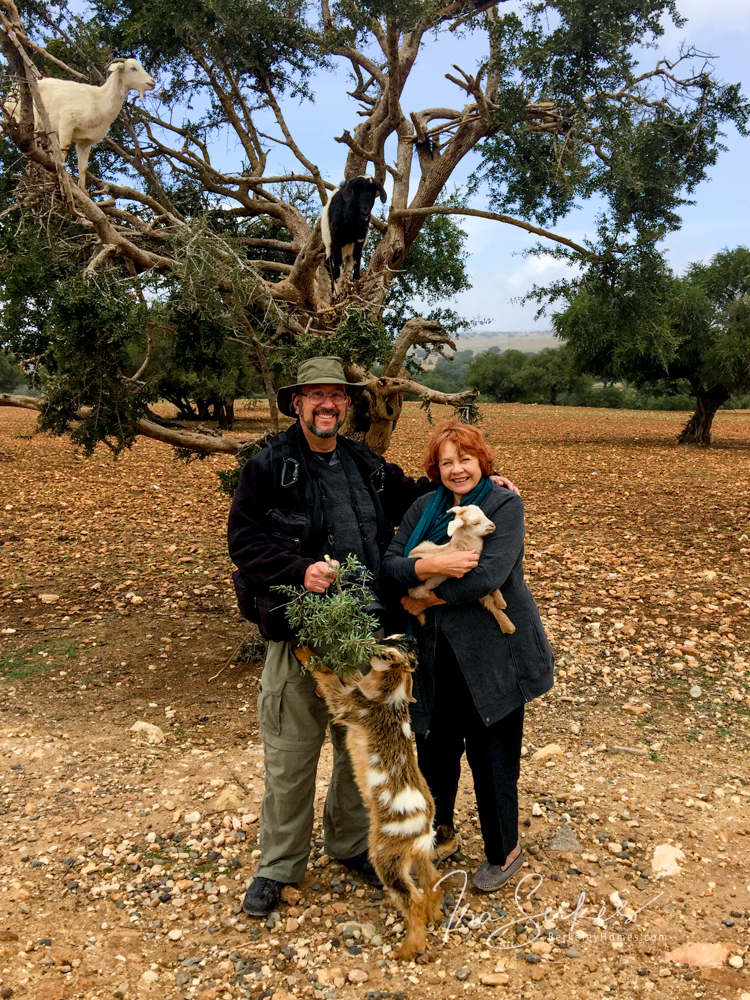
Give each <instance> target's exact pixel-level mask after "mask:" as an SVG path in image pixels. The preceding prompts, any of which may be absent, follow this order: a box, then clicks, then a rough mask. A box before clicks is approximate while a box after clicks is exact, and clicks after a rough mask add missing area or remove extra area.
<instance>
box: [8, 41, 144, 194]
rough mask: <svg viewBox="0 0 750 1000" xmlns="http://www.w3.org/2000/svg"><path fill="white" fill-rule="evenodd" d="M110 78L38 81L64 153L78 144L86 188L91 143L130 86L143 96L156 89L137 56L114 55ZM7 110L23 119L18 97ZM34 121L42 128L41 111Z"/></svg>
mask: <svg viewBox="0 0 750 1000" xmlns="http://www.w3.org/2000/svg"><path fill="white" fill-rule="evenodd" d="M107 72H108V73H109V79H108V80H107V81H106V83H104V84H103V85H102V86H101V87H92V86H91V85H90V84H88V83H76V82H75V81H74V80H58V79H57V78H56V77H45V78H44V79H42V80H39V81H38V84H39V93H40V94H41V97H42V101H43V102H44V107H45V109H46V111H47V114H48V115H49V120H50V125H51V126H52V131H53V132H56V133H57V138H58V142H59V143H60V149H61V150H62V153H63V156H67V153H68V149H69V147H70V144H71V142H75V144H76V154H77V156H78V186H79V187H80V188H81V189H82V190H84V191H85V190H86V168H87V167H88V163H89V156H90V154H91V149H92V147H93V146H94V145H95V144H96V143H97V142H101V140H102V139H103V138H104V137H105V135H106V134H107V132H109V127H110V125H111V124H112V122H113V121H114V120H115V118H117V116H118V115H119V113H120V111H121V110H122V106H123V104H124V103H125V98H126V97H127V96H128V92H129V91H131V90H137V91H138V96H139V97H141V98H142V97H143V95H144V94H145V92H146V91H147V90H153V89H154V87H155V86H156V83H155V81H154V79H153V77H152V76H150V75H149V74H148V73H147V72H146V70H145V69H144V68H143V66H141V64H140V63H139V62H138V60H137V59H132V58H130V59H115V60H113V61H112V62H111V63H110V64H109V66H108V67H107ZM5 110H6V111H7V112H8V114H11V115H13V117H14V118H16V119H17V120H19V119H20V105H19V102H18V100H17V99H11V100H10V101H7V102H6V104H5ZM34 123H35V126H36V128H37V130H39V129H40V128H41V127H42V125H41V121H40V119H39V114H38V112H37V110H36V109H34Z"/></svg>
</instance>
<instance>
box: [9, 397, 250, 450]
mask: <svg viewBox="0 0 750 1000" xmlns="http://www.w3.org/2000/svg"><path fill="white" fill-rule="evenodd" d="M44 403H45V400H44V398H43V397H41V398H39V399H36V398H35V397H34V396H15V395H13V394H11V393H7V392H3V393H0V406H17V407H22V408H23V409H26V410H37V411H39V412H41V411H42V410H43V409H44ZM92 413H93V411H92V409H91V407H90V406H82V407H81V408H80V409H79V410H78V412H77V414H76V417H75V419H76V420H88V419H89V418H90V417H91V415H92ZM136 429H137V432H138V434H140V435H142V436H143V437H147V438H151V439H152V440H154V441H161V442H162V443H163V444H169V445H172V446H173V447H174V448H185V449H187V450H189V451H197V452H200V453H202V454H204V455H212V454H223V455H236V454H237V452H238V451H239V450H240V449H241V448H244V447H245V446H246V445H248V444H249V443H250V442H251V441H252V440H253V439H252V438H224V437H217V436H215V435H213V434H200V433H198V432H196V431H185V430H182V429H175V428H173V427H162V426H161V425H160V424H157V423H154V421H153V420H147V419H146V418H145V417H144V418H142V419H141V420H139V421H138V422H137V424H136Z"/></svg>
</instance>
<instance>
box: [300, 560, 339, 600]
mask: <svg viewBox="0 0 750 1000" xmlns="http://www.w3.org/2000/svg"><path fill="white" fill-rule="evenodd" d="M338 565H339V564H338V563H337V562H336V560H335V559H333V560H332V561H331V563H330V564H329V563H327V562H324V561H323V560H322V559H321V560H320V562H316V563H313V564H312V566H308V567H307V569H306V570H305V580H304V584H305V588H306V589H307V590H310V591H312V593H313V594H324V593H325V592H326V590H328V588H329V587H330V586H331V584H332V583H333V581H334V580H335V579H336V572H335V570H336V569H337V568H338Z"/></svg>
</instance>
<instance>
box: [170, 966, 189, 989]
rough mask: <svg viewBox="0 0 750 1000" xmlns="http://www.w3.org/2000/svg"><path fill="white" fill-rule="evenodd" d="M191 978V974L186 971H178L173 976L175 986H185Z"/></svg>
mask: <svg viewBox="0 0 750 1000" xmlns="http://www.w3.org/2000/svg"><path fill="white" fill-rule="evenodd" d="M192 978H193V974H192V972H189V971H188V970H187V969H178V970H177V971H176V972H175V974H174V981H175V985H176V986H187V984H188V983H189V982H190V980H191V979H192Z"/></svg>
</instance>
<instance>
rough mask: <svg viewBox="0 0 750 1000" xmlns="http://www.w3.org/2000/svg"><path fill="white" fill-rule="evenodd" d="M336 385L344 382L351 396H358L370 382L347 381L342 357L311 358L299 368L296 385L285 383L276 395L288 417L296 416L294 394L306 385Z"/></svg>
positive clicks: (282, 410) (279, 405) (277, 402)
mask: <svg viewBox="0 0 750 1000" xmlns="http://www.w3.org/2000/svg"><path fill="white" fill-rule="evenodd" d="M316 383H319V384H320V385H334V384H342V385H344V386H346V391H347V394H348V395H349V396H356V395H358V394H359V393H360V392H362V390H363V389H364V388H365V386H366V385H369V383H368V382H347V380H346V375H344V368H343V365H342V364H341V358H310V360H309V361H303V363H302V364H301V365H300V366H299V368H298V369H297V381H296V382H295V383H294V385H283V386H282V387H281V388H280V389H279V392H278V395H277V397H276V404H277V406H278V407H279V409H280V410H281V412H282V413H283V414H285V415H286V416H287V417H296V416H297V414H296V413H295V412H294V407H293V406H292V396H294V395H295V394H296V393H298V392H299V391H300V389H302V388H304V386H306V385H315V384H316Z"/></svg>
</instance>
